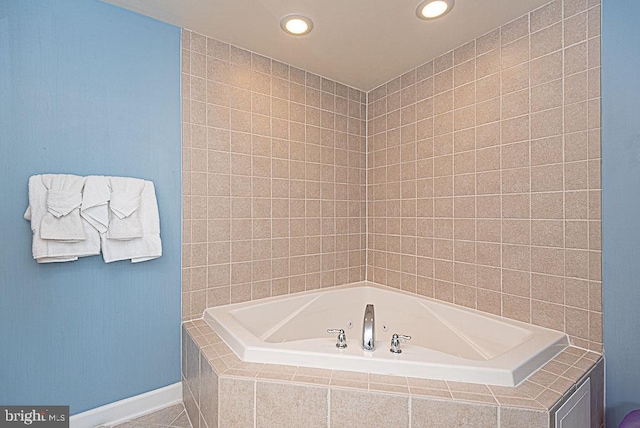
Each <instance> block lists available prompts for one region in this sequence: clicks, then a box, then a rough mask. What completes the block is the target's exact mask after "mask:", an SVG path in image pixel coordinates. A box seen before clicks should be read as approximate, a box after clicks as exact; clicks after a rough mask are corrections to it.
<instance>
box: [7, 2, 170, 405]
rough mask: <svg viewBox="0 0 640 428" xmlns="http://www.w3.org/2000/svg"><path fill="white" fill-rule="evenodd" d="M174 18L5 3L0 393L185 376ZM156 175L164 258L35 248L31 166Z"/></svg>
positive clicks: (123, 388)
mask: <svg viewBox="0 0 640 428" xmlns="http://www.w3.org/2000/svg"><path fill="white" fill-rule="evenodd" d="M179 52H180V29H179V28H176V27H174V26H171V25H168V24H164V23H161V22H159V21H155V20H152V19H150V18H146V17H144V16H141V15H138V14H135V13H132V12H129V11H126V10H123V9H120V8H117V7H115V6H111V5H108V4H105V3H102V2H99V1H96V0H83V1H77V0H2V1H0V195H2V201H1V202H0V219H1V221H0V242H2V245H0V403H2V404H69V405H70V406H71V413H72V414H74V413H78V412H82V411H85V410H87V409H91V408H94V407H97V406H100V405H104V404H106V403H110V402H113V401H116V400H119V399H123V398H126V397H130V396H133V395H136V394H140V393H143V392H146V391H149V390H152V389H155V388H159V387H162V386H166V385H169V384H172V383H174V382H178V381H179V380H180V310H181V308H180V293H181V292H180V263H181V257H180V249H181V244H180V239H181V237H180V231H181V227H180V214H181V212H180V206H181V197H180V194H181V184H180V183H181V173H180V168H181V161H180V158H181V149H180V139H181V130H180V126H181V125H180V121H181V119H180V63H179V62H180V54H179ZM55 172H59V173H71V174H79V175H88V174H108V175H122V176H134V177H142V178H146V179H149V180H152V181H154V183H155V185H156V191H157V197H158V203H159V208H160V220H161V236H162V239H163V244H164V245H163V250H164V255H163V256H162V257H161V258H160V259H157V260H154V261H150V262H144V263H140V264H135V265H132V264H131V263H129V262H117V263H113V264H108V265H107V264H105V263H104V262H103V261H102V257H89V258H85V259H80V260H79V261H76V262H72V263H61V264H51V265H38V264H37V263H36V262H35V261H34V260H33V259H32V258H31V243H30V241H31V238H30V237H31V232H30V229H29V223H28V222H27V221H25V220H24V219H23V218H22V214H23V212H24V210H25V208H26V206H27V180H28V178H29V176H30V175H32V174H37V173H55Z"/></svg>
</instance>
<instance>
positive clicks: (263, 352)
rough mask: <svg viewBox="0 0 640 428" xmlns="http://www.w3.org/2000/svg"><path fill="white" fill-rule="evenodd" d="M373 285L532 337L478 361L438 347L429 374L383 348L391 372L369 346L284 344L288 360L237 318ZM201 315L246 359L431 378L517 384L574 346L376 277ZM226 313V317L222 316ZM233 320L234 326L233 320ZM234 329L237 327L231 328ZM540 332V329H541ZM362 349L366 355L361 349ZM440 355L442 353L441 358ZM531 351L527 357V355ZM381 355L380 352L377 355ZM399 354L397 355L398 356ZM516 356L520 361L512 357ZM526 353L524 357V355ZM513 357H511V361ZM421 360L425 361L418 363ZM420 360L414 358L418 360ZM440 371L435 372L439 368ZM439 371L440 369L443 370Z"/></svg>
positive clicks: (562, 336)
mask: <svg viewBox="0 0 640 428" xmlns="http://www.w3.org/2000/svg"><path fill="white" fill-rule="evenodd" d="M362 287H368V288H373V289H377V290H381V291H383V292H391V293H399V294H401V295H404V296H406V297H410V298H414V299H415V298H419V299H424V300H426V301H427V302H430V303H432V304H435V305H442V306H445V307H450V308H453V309H455V310H459V311H463V312H470V313H472V314H475V315H477V316H480V317H485V318H489V319H492V320H495V321H498V322H503V323H506V324H509V325H512V326H515V327H519V328H522V329H525V330H528V331H532V333H533V338H532V340H528V341H525V342H523V343H521V344H520V345H518V346H516V347H514V348H513V349H511V350H510V351H507V352H506V353H505V354H503V355H500V356H498V357H495V358H492V359H489V360H484V361H476V360H470V359H466V358H462V357H456V356H453V355H450V354H445V353H441V352H438V351H433V353H435V354H436V355H435V357H436V358H435V361H431V360H430V361H429V363H428V365H429V368H430V369H431V370H428V373H427V374H428V375H423V376H420V375H417V374H416V373H413V372H412V373H408V372H406V370H405V368H406V366H407V365H410V364H407V363H408V362H407V361H403V360H397V359H395V358H384V356H387V354H390V353H387V354H385V353H382V354H381V355H380V356H381V357H382V358H379V361H380V362H381V363H380V364H381V365H382V364H388V362H389V360H393V361H394V362H395V363H396V367H397V370H396V372H395V373H390V372H389V371H388V369H386V368H384V367H371V365H372V363H370V361H371V360H370V356H369V355H366V353H365V351H362V350H361V349H360V350H357V349H356V354H354V353H353V348H351V349H350V350H349V351H348V352H349V354H348V355H347V357H348V358H350V360H346V359H345V358H344V357H345V355H344V354H340V353H337V354H333V353H328V354H321V353H318V352H313V351H302V350H290V349H289V350H285V351H286V352H287V358H288V359H287V361H286V362H283V361H282V360H281V357H282V351H283V350H282V349H281V348H280V349H278V348H276V345H281V344H275V343H267V342H264V341H261V340H260V339H259V338H257V337H256V336H255V335H254V334H253V333H252V332H250V331H249V330H247V329H246V328H245V327H244V325H243V324H242V323H240V322H239V321H237V320H236V319H235V318H234V317H233V315H231V312H232V311H234V310H237V309H242V308H246V307H257V306H263V305H268V304H270V303H273V302H276V301H279V300H282V299H300V300H304V297H305V296H310V295H318V294H321V293H329V292H339V291H341V290H345V289H354V288H362ZM202 319H203V320H204V321H205V322H206V323H207V324H209V325H210V326H211V328H212V329H213V330H214V331H216V333H217V334H218V335H219V336H220V337H221V339H222V340H223V341H224V342H225V343H226V344H227V346H228V347H229V348H230V349H231V350H232V351H233V352H234V353H235V354H236V355H237V356H238V358H240V359H241V360H242V361H246V362H255V363H266V364H278V365H282V364H285V365H294V366H303V367H318V368H326V369H333V370H348V371H357V372H363V373H376V374H386V375H392V376H407V377H422V378H426V379H436V380H446V381H457V382H471V383H477V384H488V385H497V386H507V387H514V386H518V385H519V384H521V383H522V382H523V381H525V380H526V379H527V378H528V377H529V376H530V375H532V374H533V373H535V372H536V371H537V370H538V369H540V368H541V367H542V366H544V365H545V364H546V363H547V362H548V361H550V360H552V359H553V358H554V357H555V356H556V355H558V354H559V353H561V352H562V351H563V350H564V349H566V348H567V347H568V346H570V341H569V337H568V335H567V334H566V333H564V332H560V331H557V330H552V329H549V328H545V327H540V326H536V325H533V324H528V323H525V322H522V321H518V320H513V319H510V318H506V317H502V316H498V315H494V314H489V313H486V312H482V311H479V310H477V309H472V308H467V307H464V306H460V305H456V304H453V303H450V302H445V301H441V300H438V299H435V298H431V297H427V296H422V295H418V294H415V293H411V292H408V291H404V290H400V289H396V288H393V287H389V286H384V285H381V284H377V283H374V282H371V281H358V282H354V283H349V284H344V285H340V286H335V287H330V288H323V289H315V290H307V291H304V292H300V293H293V294H286V295H281V296H272V297H268V298H264V299H258V300H253V301H246V302H239V303H232V304H228V305H222V306H217V307H212V308H206V309H205V310H204V312H203V316H202ZM221 319H222V320H221ZM229 324H231V326H230V325H229ZM231 329H233V330H234V331H231ZM536 333H538V334H536ZM545 337H556V339H553V340H552V339H550V338H548V339H544V338H545ZM540 341H542V342H544V343H545V344H546V345H545V347H544V348H542V349H540V350H538V351H527V350H526V348H528V347H529V348H530V347H531V346H532V345H533V344H534V342H536V343H535V344H536V345H539V344H540V343H539V342H540ZM359 351H361V352H363V353H364V354H365V355H359V354H358V352H359ZM438 356H440V357H441V358H438ZM527 356H528V357H527ZM377 357H378V355H377ZM394 357H397V356H394ZM318 358H320V359H321V362H320V363H310V362H309V361H311V360H313V359H318ZM514 358H516V359H517V360H518V361H517V363H514V362H513V359H514ZM523 359H524V361H523ZM509 360H512V361H511V363H509V364H505V363H507V362H508V361H509ZM329 362H339V364H340V367H333V366H332V365H331V364H329ZM360 364H368V365H369V366H368V367H369V368H371V370H366V371H365V370H363V369H362V368H361V365H360ZM417 364H420V363H417ZM414 365H415V364H414ZM478 369H482V372H481V373H480V372H478ZM434 371H435V373H434ZM438 373H440V374H438ZM466 373H470V374H473V375H474V378H475V379H474V380H472V381H470V380H469V378H467V377H465V376H464V374H466Z"/></svg>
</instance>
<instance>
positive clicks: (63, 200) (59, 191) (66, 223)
mask: <svg viewBox="0 0 640 428" xmlns="http://www.w3.org/2000/svg"><path fill="white" fill-rule="evenodd" d="M83 185H84V177H79V176H76V175H62V174H60V175H57V174H45V175H34V176H32V177H30V178H29V207H28V208H27V211H26V212H25V215H24V217H25V219H27V220H30V221H31V230H32V232H33V242H32V253H33V258H34V259H36V260H37V261H38V263H53V262H67V261H74V260H77V259H78V257H86V256H94V255H97V254H100V234H99V233H98V231H97V230H96V229H94V228H93V227H92V226H91V225H90V224H89V223H88V222H86V221H84V220H83V219H82V218H81V217H80V210H79V207H80V205H79V204H78V195H79V194H80V192H81V191H82V187H83ZM80 201H81V199H80ZM65 213H66V214H65ZM43 226H44V228H45V230H44V232H43V231H42V228H43ZM56 228H57V229H56ZM43 236H49V237H52V238H56V239H45V238H43ZM80 238H81V239H80Z"/></svg>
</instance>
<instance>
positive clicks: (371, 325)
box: [362, 304, 376, 351]
mask: <svg viewBox="0 0 640 428" xmlns="http://www.w3.org/2000/svg"><path fill="white" fill-rule="evenodd" d="M375 343H376V317H375V314H374V310H373V305H372V304H368V305H367V307H366V308H365V310H364V320H363V322H362V349H364V350H365V351H373V348H374V346H375Z"/></svg>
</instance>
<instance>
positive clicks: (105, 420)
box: [69, 382, 182, 428]
mask: <svg viewBox="0 0 640 428" xmlns="http://www.w3.org/2000/svg"><path fill="white" fill-rule="evenodd" d="M181 401H182V382H176V383H174V384H172V385H169V386H165V387H163V388H158V389H154V390H153V391H149V392H145V393H144V394H140V395H136V396H133V397H129V398H125V399H124V400H120V401H116V402H114V403H110V404H106V405H104V406H100V407H96V408H95V409H91V410H87V411H86V412H82V413H78V414H77V415H73V416H71V418H70V419H69V422H70V426H71V428H93V427H97V426H99V425H107V426H109V425H115V424H118V423H121V422H125V421H128V420H130V419H134V418H137V417H140V416H143V415H146V414H147V413H151V412H155V411H156V410H160V409H163V408H165V407H168V406H172V405H174V404H178V403H179V402H181Z"/></svg>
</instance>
